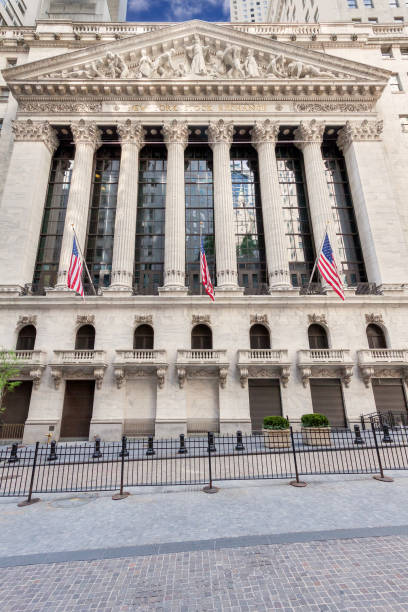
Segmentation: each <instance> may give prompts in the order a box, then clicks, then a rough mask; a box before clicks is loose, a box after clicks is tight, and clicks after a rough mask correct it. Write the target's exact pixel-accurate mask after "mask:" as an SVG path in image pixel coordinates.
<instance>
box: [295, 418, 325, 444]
mask: <svg viewBox="0 0 408 612" xmlns="http://www.w3.org/2000/svg"><path fill="white" fill-rule="evenodd" d="M302 440H303V444H307V445H308V446H331V439H330V424H329V420H328V418H327V417H326V416H324V414H318V413H313V414H304V415H303V416H302Z"/></svg>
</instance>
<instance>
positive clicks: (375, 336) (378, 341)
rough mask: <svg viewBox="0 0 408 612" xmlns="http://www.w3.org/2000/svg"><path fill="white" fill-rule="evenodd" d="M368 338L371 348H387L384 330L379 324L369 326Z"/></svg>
mask: <svg viewBox="0 0 408 612" xmlns="http://www.w3.org/2000/svg"><path fill="white" fill-rule="evenodd" d="M367 340H368V346H369V347H370V349H386V348H387V343H386V341H385V336H384V332H383V330H382V329H381V327H379V326H378V325H374V323H372V324H371V325H368V327H367Z"/></svg>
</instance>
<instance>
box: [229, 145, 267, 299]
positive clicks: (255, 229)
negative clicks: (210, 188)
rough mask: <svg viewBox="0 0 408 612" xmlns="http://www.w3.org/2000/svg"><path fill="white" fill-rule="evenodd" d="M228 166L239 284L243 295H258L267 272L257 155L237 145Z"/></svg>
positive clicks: (263, 284)
mask: <svg viewBox="0 0 408 612" xmlns="http://www.w3.org/2000/svg"><path fill="white" fill-rule="evenodd" d="M230 163H231V178H232V195H233V206H234V218H235V244H236V252H237V265H238V284H239V285H240V286H241V287H245V290H246V293H261V292H262V290H263V289H264V288H265V287H266V284H267V271H266V255H265V238H264V228H263V220H262V204H261V193H260V184H259V173H258V158H257V154H256V152H255V151H254V150H253V149H252V147H251V148H249V147H246V146H242V145H238V144H236V145H233V146H232V148H231V162H230Z"/></svg>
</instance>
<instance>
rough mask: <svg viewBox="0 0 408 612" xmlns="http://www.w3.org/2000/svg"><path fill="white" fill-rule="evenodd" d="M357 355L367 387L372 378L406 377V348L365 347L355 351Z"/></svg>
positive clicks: (407, 358)
mask: <svg viewBox="0 0 408 612" xmlns="http://www.w3.org/2000/svg"><path fill="white" fill-rule="evenodd" d="M357 357H358V366H359V368H360V372H361V375H362V377H363V380H364V383H365V385H366V387H367V388H368V387H369V386H370V381H371V379H372V378H404V379H408V350H407V349H365V350H362V351H357Z"/></svg>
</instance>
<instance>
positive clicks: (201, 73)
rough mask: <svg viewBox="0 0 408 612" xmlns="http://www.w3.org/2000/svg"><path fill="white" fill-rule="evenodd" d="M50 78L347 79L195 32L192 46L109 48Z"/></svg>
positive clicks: (334, 73)
mask: <svg viewBox="0 0 408 612" xmlns="http://www.w3.org/2000/svg"><path fill="white" fill-rule="evenodd" d="M45 78H50V79H60V78H64V79H67V78H69V79H172V78H179V79H180V78H181V79H182V78H184V79H200V78H201V79H217V78H218V79H259V78H266V79H314V78H317V79H333V78H347V75H345V74H344V73H341V72H339V71H336V70H333V71H329V70H327V69H324V68H320V67H319V66H315V65H312V64H308V63H305V62H302V61H300V60H298V59H293V58H290V57H287V56H285V55H284V54H283V53H279V54H273V53H257V52H256V51H255V50H254V49H251V48H244V47H241V46H240V45H237V44H227V45H226V46H225V48H223V49H220V48H219V46H218V47H217V46H216V44H215V41H214V43H213V44H212V45H211V44H203V42H202V40H201V38H200V36H199V34H195V35H194V37H193V40H192V44H191V45H187V46H184V47H180V48H178V49H177V50H176V49H175V48H174V47H172V48H170V49H167V50H165V51H163V52H161V53H156V54H153V53H151V52H149V51H148V50H147V49H142V50H141V51H140V54H139V55H138V57H137V58H136V53H130V54H129V55H128V56H127V57H123V56H121V55H119V54H117V53H112V52H111V51H109V52H108V53H106V55H105V57H102V58H99V59H96V60H94V61H92V62H88V63H85V64H81V65H79V66H75V67H73V68H68V69H65V70H61V71H58V72H51V73H48V74H46V75H45Z"/></svg>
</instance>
